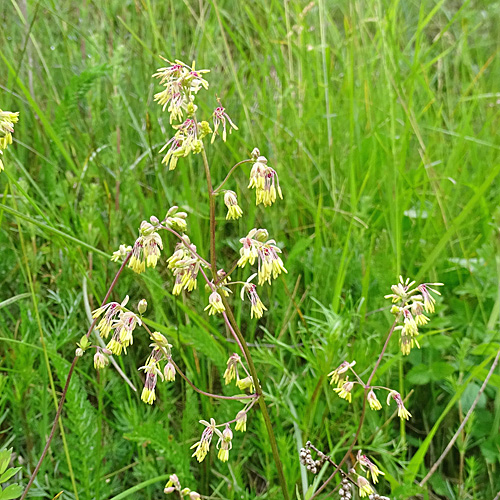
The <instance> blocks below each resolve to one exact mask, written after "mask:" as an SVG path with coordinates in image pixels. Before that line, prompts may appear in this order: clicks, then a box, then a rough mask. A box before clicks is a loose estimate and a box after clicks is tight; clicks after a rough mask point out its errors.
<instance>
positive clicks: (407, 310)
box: [385, 276, 443, 355]
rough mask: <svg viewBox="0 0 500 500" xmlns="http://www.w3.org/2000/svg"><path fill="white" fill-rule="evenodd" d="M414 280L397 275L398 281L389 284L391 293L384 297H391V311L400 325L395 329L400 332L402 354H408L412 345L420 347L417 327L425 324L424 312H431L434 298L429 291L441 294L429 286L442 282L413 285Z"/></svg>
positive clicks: (426, 318) (426, 321)
mask: <svg viewBox="0 0 500 500" xmlns="http://www.w3.org/2000/svg"><path fill="white" fill-rule="evenodd" d="M414 285H415V281H411V282H410V279H409V278H407V279H406V280H403V277H402V276H400V277H399V283H397V284H396V285H392V286H391V290H392V293H391V294H389V295H386V296H385V298H386V299H392V302H393V304H394V305H393V306H392V308H391V313H392V314H394V315H395V316H396V319H397V321H398V322H402V323H403V324H402V325H398V326H396V328H395V330H399V331H400V332H401V337H400V339H399V345H400V348H401V352H402V353H403V355H408V354H410V352H411V350H412V349H413V347H415V346H416V347H418V348H420V345H419V343H418V340H417V336H418V335H419V331H418V327H419V326H423V325H426V324H427V323H428V322H429V318H428V317H427V316H426V315H425V314H424V312H426V313H433V312H434V305H435V303H436V299H435V298H434V297H433V296H432V295H431V293H430V292H433V293H435V294H436V295H441V294H440V293H439V292H438V291H437V290H435V289H434V288H431V286H442V285H443V284H442V283H422V284H420V285H418V286H414Z"/></svg>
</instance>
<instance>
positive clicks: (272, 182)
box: [248, 156, 283, 207]
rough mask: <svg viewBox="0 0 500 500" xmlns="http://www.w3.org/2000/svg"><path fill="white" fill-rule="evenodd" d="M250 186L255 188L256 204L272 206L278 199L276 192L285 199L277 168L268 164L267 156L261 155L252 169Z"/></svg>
mask: <svg viewBox="0 0 500 500" xmlns="http://www.w3.org/2000/svg"><path fill="white" fill-rule="evenodd" d="M248 187H249V188H255V191H256V203H255V204H256V205H259V204H260V203H262V204H263V205H264V206H265V207H270V206H271V205H272V204H273V203H274V202H275V201H276V194H278V196H279V197H280V198H281V199H283V194H282V193H281V188H280V183H279V179H278V174H277V172H276V170H274V169H273V168H271V167H269V166H268V165H267V158H266V157H265V156H259V157H258V158H257V160H256V162H255V163H254V164H253V167H252V170H251V171H250V183H249V184H248Z"/></svg>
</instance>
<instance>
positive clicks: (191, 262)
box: [167, 236, 202, 295]
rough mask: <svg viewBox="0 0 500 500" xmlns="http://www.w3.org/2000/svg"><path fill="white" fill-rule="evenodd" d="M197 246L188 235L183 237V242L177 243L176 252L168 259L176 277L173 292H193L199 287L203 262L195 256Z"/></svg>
mask: <svg viewBox="0 0 500 500" xmlns="http://www.w3.org/2000/svg"><path fill="white" fill-rule="evenodd" d="M195 254H196V246H195V245H193V244H192V243H191V241H190V239H189V238H188V237H187V236H184V237H183V241H182V242H181V243H177V245H176V246H175V251H174V253H173V254H172V255H171V256H170V257H169V258H168V259H167V262H168V268H169V269H170V270H171V271H172V273H173V275H174V277H175V283H174V288H173V290H172V293H173V294H174V295H179V294H180V293H181V291H182V290H183V289H184V290H187V291H188V292H191V291H192V290H195V289H196V287H197V284H198V282H197V277H198V273H199V271H200V267H201V265H202V262H201V261H200V259H198V258H197V257H195Z"/></svg>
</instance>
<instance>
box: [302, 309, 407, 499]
mask: <svg viewBox="0 0 500 500" xmlns="http://www.w3.org/2000/svg"><path fill="white" fill-rule="evenodd" d="M397 322H398V318H397V317H396V319H395V320H394V323H393V324H392V326H391V329H390V330H389V333H388V335H387V338H386V339H385V343H384V347H382V351H381V352H380V354H379V357H378V359H377V362H376V363H375V366H374V367H373V370H372V372H371V374H370V377H369V378H368V382H367V383H366V387H365V393H364V396H363V408H362V409H361V417H360V418H359V424H358V428H357V429H356V434H355V435H354V438H353V440H352V442H351V444H350V446H349V449H348V450H347V451H346V453H345V455H344V457H343V458H342V460H341V461H340V462H339V464H338V465H337V466H336V467H335V470H334V471H333V472H332V474H331V475H330V477H329V478H328V479H327V480H326V481H325V482H324V483H323V484H322V485H321V487H320V488H319V489H318V490H317V491H316V492H315V493H314V495H313V496H312V497H311V498H310V500H313V499H314V498H316V497H317V496H318V495H319V494H320V493H321V492H322V491H323V490H324V489H325V488H326V487H327V486H328V484H329V483H330V481H331V480H332V479H333V478H334V477H335V475H336V474H337V472H338V471H339V470H340V468H341V467H342V466H343V465H344V464H345V462H346V461H347V459H348V458H349V456H350V455H351V452H352V450H353V449H354V446H356V443H357V441H358V438H359V434H360V433H361V428H362V427H363V422H364V421H365V414H366V398H367V396H368V391H369V390H370V384H371V382H372V380H373V377H375V373H376V372H377V370H378V367H379V366H380V362H381V361H382V358H383V357H384V354H385V351H386V350H387V347H388V345H389V341H390V340H391V337H392V334H393V333H394V328H396V325H397Z"/></svg>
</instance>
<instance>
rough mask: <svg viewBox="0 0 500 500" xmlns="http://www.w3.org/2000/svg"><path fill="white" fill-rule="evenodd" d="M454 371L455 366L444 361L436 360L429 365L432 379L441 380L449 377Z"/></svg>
mask: <svg viewBox="0 0 500 500" xmlns="http://www.w3.org/2000/svg"><path fill="white" fill-rule="evenodd" d="M454 371H455V368H454V367H453V366H451V365H450V364H449V363H446V362H445V361H437V362H436V363H432V364H431V366H430V372H431V378H432V380H442V379H444V378H446V377H449V376H450V375H451V374H452V373H453V372H454Z"/></svg>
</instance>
